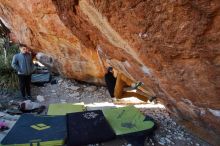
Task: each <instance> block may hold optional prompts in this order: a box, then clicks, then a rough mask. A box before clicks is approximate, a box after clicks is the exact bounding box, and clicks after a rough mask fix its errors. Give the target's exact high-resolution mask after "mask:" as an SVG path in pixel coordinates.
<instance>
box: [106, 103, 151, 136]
mask: <svg viewBox="0 0 220 146" xmlns="http://www.w3.org/2000/svg"><path fill="white" fill-rule="evenodd" d="M103 113H104V115H105V118H106V119H107V121H108V122H109V124H110V125H111V127H112V129H113V130H114V131H115V133H116V135H118V136H119V135H126V134H130V133H135V132H142V131H148V130H149V131H150V130H151V129H153V128H154V125H155V123H154V122H153V121H152V120H145V116H144V115H143V114H142V113H141V112H140V111H139V110H138V109H137V108H135V107H134V106H127V107H122V108H111V109H104V110H103Z"/></svg>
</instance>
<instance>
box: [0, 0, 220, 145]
mask: <svg viewBox="0 0 220 146" xmlns="http://www.w3.org/2000/svg"><path fill="white" fill-rule="evenodd" d="M15 4H16V6H15ZM0 17H1V20H2V21H3V23H4V24H5V26H7V27H8V28H9V29H10V30H11V32H12V34H13V35H12V36H13V37H11V38H12V39H13V41H17V42H21V43H24V44H27V46H29V47H30V48H32V50H33V51H35V52H42V53H44V54H46V55H48V57H49V58H50V59H49V65H51V67H52V68H55V70H56V71H57V72H59V73H60V74H62V75H63V76H65V77H67V78H74V79H78V80H81V81H86V82H89V83H97V84H103V75H104V72H105V67H106V66H108V65H111V66H113V67H114V68H115V69H116V70H117V71H119V72H121V73H123V74H124V75H125V76H127V77H129V78H130V79H131V80H133V81H134V82H137V81H141V82H143V83H144V87H145V88H147V89H148V90H149V92H151V93H152V94H155V95H156V96H157V97H158V99H159V100H160V101H161V102H163V104H164V105H165V106H166V107H167V109H168V110H169V111H170V113H171V114H172V115H173V116H175V117H178V118H180V119H183V120H187V121H189V122H191V124H193V125H194V126H191V128H190V129H193V130H194V128H193V127H196V128H197V129H202V130H200V132H196V131H197V130H196V131H195V132H196V133H197V134H198V135H200V136H201V137H203V138H204V139H206V140H208V141H209V142H212V143H213V144H216V145H219V144H220V140H219V137H220V126H219V123H220V100H219V95H220V25H219V23H220V1H219V0H194V1H190V0H154V1H152V0H130V1H125V0H111V1H109V0H62V1H61V0H32V1H27V0H0ZM74 96H76V97H79V96H78V95H74ZM57 100H58V99H57ZM192 121H193V122H192ZM202 131H203V132H202ZM209 135H211V136H209Z"/></svg>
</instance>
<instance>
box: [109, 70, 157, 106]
mask: <svg viewBox="0 0 220 146" xmlns="http://www.w3.org/2000/svg"><path fill="white" fill-rule="evenodd" d="M105 81H106V85H107V88H108V91H109V93H110V96H111V97H112V98H113V99H114V97H116V99H121V98H125V97H136V98H138V99H140V100H142V101H145V102H146V101H147V100H149V101H150V102H152V101H153V100H155V99H156V96H152V94H150V93H146V91H145V92H143V91H142V90H144V89H143V88H142V89H139V87H140V86H142V85H143V83H142V82H137V83H134V82H132V80H131V79H129V78H127V77H126V76H125V75H123V74H122V73H117V78H116V77H115V75H114V70H113V68H112V67H108V69H107V73H106V74H105ZM134 90H135V91H134Z"/></svg>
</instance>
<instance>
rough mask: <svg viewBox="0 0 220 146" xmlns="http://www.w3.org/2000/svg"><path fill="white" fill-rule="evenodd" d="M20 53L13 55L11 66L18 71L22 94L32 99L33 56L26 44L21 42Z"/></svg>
mask: <svg viewBox="0 0 220 146" xmlns="http://www.w3.org/2000/svg"><path fill="white" fill-rule="evenodd" d="M19 49H20V53H18V54H15V55H14V56H13V60H12V64H11V66H12V67H13V68H14V69H15V70H16V71H17V73H18V78H19V86H20V91H21V95H22V97H23V98H25V99H31V88H30V84H31V74H32V72H33V62H32V56H31V54H30V53H29V50H28V48H27V46H26V45H24V44H20V46H19Z"/></svg>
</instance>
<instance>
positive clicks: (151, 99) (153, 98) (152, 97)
mask: <svg viewBox="0 0 220 146" xmlns="http://www.w3.org/2000/svg"><path fill="white" fill-rule="evenodd" d="M156 98H157V97H156V96H151V97H150V98H149V101H150V102H152V101H154V100H156Z"/></svg>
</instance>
